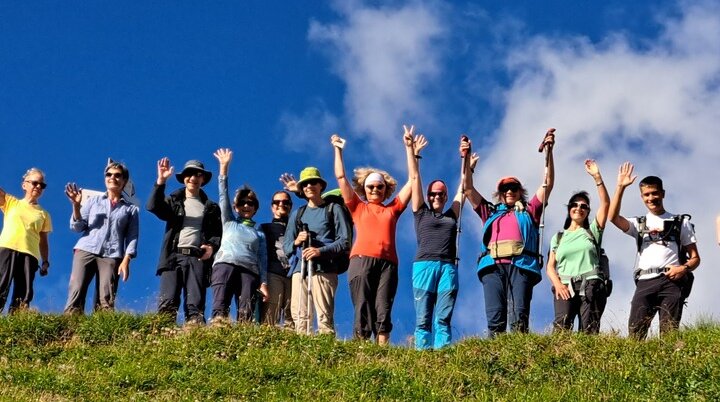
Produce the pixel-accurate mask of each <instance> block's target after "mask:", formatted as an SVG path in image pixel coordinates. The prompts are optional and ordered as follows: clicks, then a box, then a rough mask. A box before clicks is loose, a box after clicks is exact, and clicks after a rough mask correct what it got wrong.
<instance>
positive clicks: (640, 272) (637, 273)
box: [634, 267, 670, 280]
mask: <svg viewBox="0 0 720 402" xmlns="http://www.w3.org/2000/svg"><path fill="white" fill-rule="evenodd" d="M668 271H670V267H660V268H646V269H640V268H638V269H636V270H635V275H634V276H635V280H637V279H638V277H640V275H648V274H663V273H665V272H668Z"/></svg>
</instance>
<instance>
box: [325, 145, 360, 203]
mask: <svg viewBox="0 0 720 402" xmlns="http://www.w3.org/2000/svg"><path fill="white" fill-rule="evenodd" d="M330 143H331V144H332V146H333V149H334V150H335V165H334V167H335V178H336V179H337V182H338V187H340V192H341V193H342V197H343V200H344V201H345V203H349V202H351V201H352V200H353V198H354V197H355V196H356V195H355V191H354V190H353V188H352V186H351V185H350V182H349V181H348V179H347V177H346V176H345V163H344V162H343V149H344V148H345V140H344V139H342V138H340V136H339V135H337V134H333V135H332V136H331V137H330Z"/></svg>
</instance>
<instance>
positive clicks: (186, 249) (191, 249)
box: [177, 247, 205, 257]
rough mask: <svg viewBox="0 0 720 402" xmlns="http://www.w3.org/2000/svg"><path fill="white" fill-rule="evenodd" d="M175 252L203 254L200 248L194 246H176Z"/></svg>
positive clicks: (199, 255) (192, 255)
mask: <svg viewBox="0 0 720 402" xmlns="http://www.w3.org/2000/svg"><path fill="white" fill-rule="evenodd" d="M177 253H178V254H180V255H187V256H189V257H201V256H202V255H203V254H205V253H204V252H203V250H202V249H199V248H195V247H178V248H177Z"/></svg>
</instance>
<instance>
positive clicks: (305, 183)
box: [302, 179, 322, 188]
mask: <svg viewBox="0 0 720 402" xmlns="http://www.w3.org/2000/svg"><path fill="white" fill-rule="evenodd" d="M320 183H322V182H321V181H320V180H318V179H310V180H308V181H306V182H304V183H303V184H302V188H305V187H307V186H314V185H316V184H320Z"/></svg>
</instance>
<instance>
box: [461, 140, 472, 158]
mask: <svg viewBox="0 0 720 402" xmlns="http://www.w3.org/2000/svg"><path fill="white" fill-rule="evenodd" d="M460 142H470V138H468V136H467V135H465V134H463V135H461V136H460ZM469 150H470V148H468V149H465V150H463V151H462V152H460V157H461V158H464V157H466V156H467V154H468V151H469Z"/></svg>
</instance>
